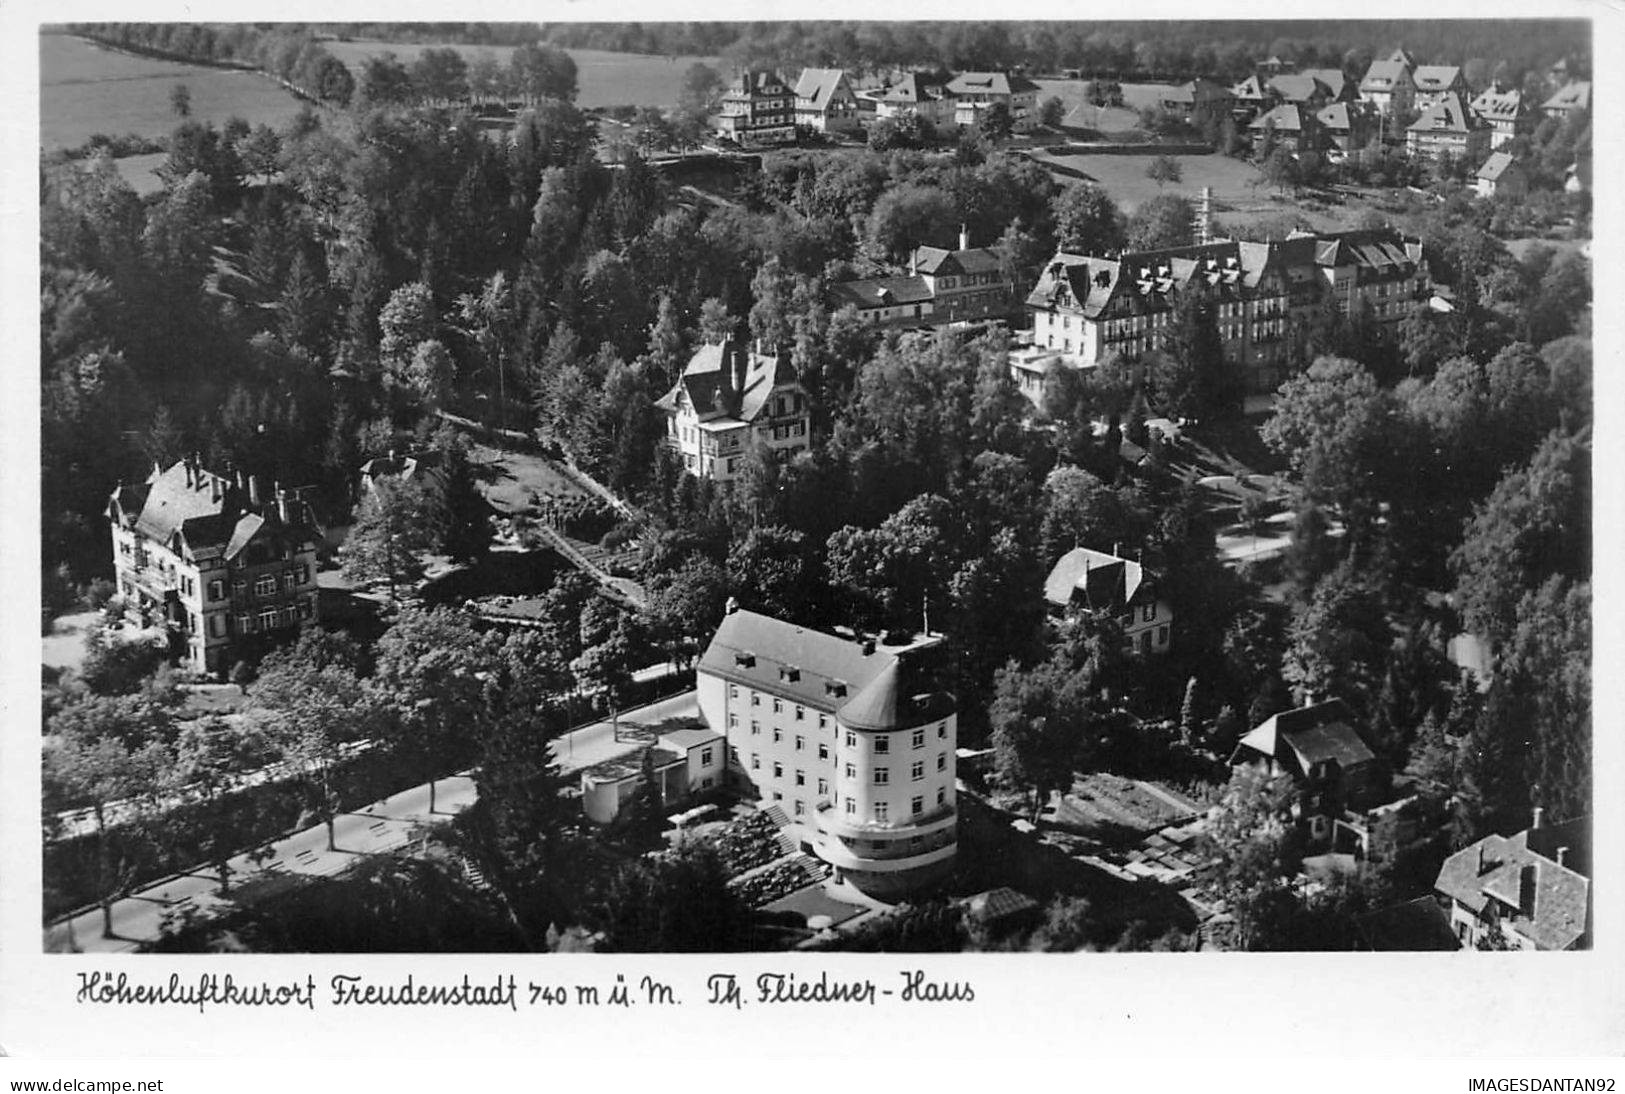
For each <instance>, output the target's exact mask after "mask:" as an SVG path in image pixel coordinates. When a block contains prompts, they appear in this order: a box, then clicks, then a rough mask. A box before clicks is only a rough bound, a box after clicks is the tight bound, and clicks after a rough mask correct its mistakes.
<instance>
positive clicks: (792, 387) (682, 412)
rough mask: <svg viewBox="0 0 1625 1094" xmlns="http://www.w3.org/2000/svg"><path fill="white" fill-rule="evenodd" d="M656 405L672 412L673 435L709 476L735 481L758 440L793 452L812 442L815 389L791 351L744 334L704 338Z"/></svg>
mask: <svg viewBox="0 0 1625 1094" xmlns="http://www.w3.org/2000/svg"><path fill="white" fill-rule="evenodd" d="M655 406H657V407H659V408H660V409H661V410H662V411H664V412H665V414H666V443H667V444H668V445H669V446H670V447H672V448H673V449H675V450H676V451H677V452H678V453H680V454H681V456H682V458H683V467H684V468H685V469H687V470H688V471H690V472H692V473H693V474H694V475H696V476H698V477H700V478H702V479H711V480H713V481H716V482H731V481H733V480H734V479H735V478H737V477H738V476H739V475H740V474H741V473H742V472H743V470H744V467H745V459H746V456H747V455H748V454H749V453H750V451H751V449H752V448H753V447H755V446H758V445H761V446H764V447H766V448H767V450H768V451H769V452H771V453H773V455H774V457H775V458H777V459H780V460H787V459H789V458H790V457H791V456H793V455H794V454H795V453H797V452H800V451H803V450H805V449H806V448H807V447H808V445H809V444H810V443H811V438H810V437H809V432H810V430H811V426H812V416H811V410H810V408H809V406H808V403H807V392H806V391H805V390H804V389H803V388H802V386H801V385H800V384H799V383H798V382H797V381H796V378H795V373H794V370H793V369H792V368H791V366H790V362H789V361H788V360H787V359H786V355H785V354H778V355H768V354H763V353H758V352H756V351H755V350H753V349H752V348H751V347H750V346H748V345H746V344H745V343H743V342H736V341H732V340H730V341H727V342H723V343H721V344H720V345H719V344H709V345H704V346H701V347H700V348H699V349H698V350H696V351H695V353H694V356H693V357H692V358H690V359H689V362H688V367H687V368H686V369H684V370H683V375H682V378H681V379H679V380H678V381H677V383H676V384H674V385H673V386H672V389H671V390H670V391H668V392H667V393H666V394H665V395H663V396H661V398H660V399H658V400H657V401H656V402H655Z"/></svg>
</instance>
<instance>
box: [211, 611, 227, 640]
mask: <svg viewBox="0 0 1625 1094" xmlns="http://www.w3.org/2000/svg"><path fill="white" fill-rule="evenodd" d="M225 633H226V617H225V616H223V615H211V616H209V635H210V637H212V638H220V637H223V636H224V635H225Z"/></svg>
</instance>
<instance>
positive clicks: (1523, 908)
mask: <svg viewBox="0 0 1625 1094" xmlns="http://www.w3.org/2000/svg"><path fill="white" fill-rule="evenodd" d="M1539 880H1540V867H1539V866H1537V865H1535V864H1534V863H1532V862H1531V863H1529V864H1528V865H1526V866H1523V867H1521V868H1520V869H1519V870H1518V911H1519V912H1520V913H1521V914H1523V915H1526V916H1528V917H1529V918H1530V919H1533V918H1534V917H1535V893H1536V891H1537V889H1538V883H1539Z"/></svg>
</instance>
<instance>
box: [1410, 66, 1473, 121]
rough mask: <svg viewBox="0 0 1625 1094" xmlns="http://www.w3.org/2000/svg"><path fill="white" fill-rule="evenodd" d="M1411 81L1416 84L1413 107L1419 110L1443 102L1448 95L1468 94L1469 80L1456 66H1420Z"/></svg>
mask: <svg viewBox="0 0 1625 1094" xmlns="http://www.w3.org/2000/svg"><path fill="white" fill-rule="evenodd" d="M1411 79H1412V80H1413V81H1415V83H1416V92H1415V97H1414V100H1413V105H1414V106H1415V107H1416V108H1417V109H1418V110H1426V109H1427V108H1428V107H1430V106H1432V105H1434V104H1435V103H1439V102H1443V101H1444V99H1445V97H1446V96H1448V95H1455V96H1457V97H1465V96H1466V94H1467V80H1466V78H1465V77H1464V76H1462V74H1461V69H1460V67H1458V66H1456V65H1418V66H1417V67H1416V70H1415V71H1414V72H1412V73H1411Z"/></svg>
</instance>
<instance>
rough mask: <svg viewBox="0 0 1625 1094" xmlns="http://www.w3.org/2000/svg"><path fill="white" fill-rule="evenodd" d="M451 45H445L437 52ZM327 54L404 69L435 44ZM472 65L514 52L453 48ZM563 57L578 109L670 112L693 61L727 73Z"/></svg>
mask: <svg viewBox="0 0 1625 1094" xmlns="http://www.w3.org/2000/svg"><path fill="white" fill-rule="evenodd" d="M446 44H449V43H443V44H441V46H440V47H439V48H444V46H445V45H446ZM326 45H327V48H328V51H329V52H331V53H332V54H333V56H335V57H337V58H338V59H339V60H341V61H343V62H344V63H345V64H347V65H349V66H350V68H351V69H352V70H359V68H360V67H361V62H362V61H363V60H365V59H366V58H368V57H371V56H374V55H375V54H379V53H384V52H391V53H394V54H395V56H397V57H399V58H400V59H401V61H402V63H404V64H411V62H412V61H413V59H415V58H416V57H417V55H418V54H420V53H422V52H423V51H424V50H425V49H432V48H436V46H435V44H434V43H425V44H421V45H407V44H397V43H391V42H374V41H350V42H328V43H326ZM451 48H453V49H456V50H458V51H459V52H461V53H462V54H463V56H464V57H465V58H467V59H468V60H469V61H470V62H472V61H473V60H474V58H475V57H477V56H479V55H480V54H481V53H490V54H492V55H493V56H495V57H496V59H497V62H498V63H499V64H503V65H506V64H507V63H508V58H509V57H510V56H512V54H513V47H512V46H463V45H452V47H451ZM566 52H567V53H569V54H570V56H571V57H572V58H573V59H574V60H575V63H576V69H577V75H576V82H577V84H578V86H579V88H580V91H579V93H578V94H577V95H576V104H577V105H578V106H583V107H595V106H619V105H622V104H630V105H632V106H674V105H676V103H677V95H678V92H679V90H680V89H681V88H682V82H683V73H684V72H686V71H687V70H688V66H689V65H691V64H693V63H694V62H696V61H701V62H703V63H705V64H708V65H710V66H711V67H712V68H714V69H716V70H717V71H718V72H721V73H722V74H723V77H724V79H726V78H727V77H728V76H729V74H730V72H731V69H730V68H729V66H728V65H727V63H726V62H724V61H723V60H722V59H721V58H719V57H650V56H645V55H643V54H639V53H607V52H604V51H602V50H595V49H572V50H567V51H566Z"/></svg>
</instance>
